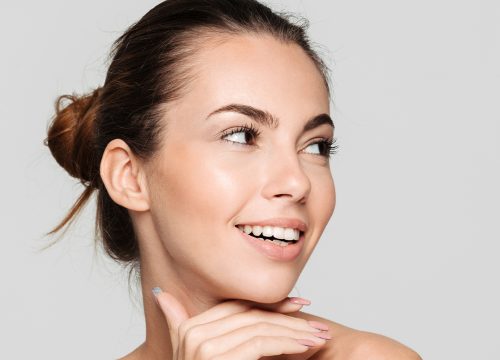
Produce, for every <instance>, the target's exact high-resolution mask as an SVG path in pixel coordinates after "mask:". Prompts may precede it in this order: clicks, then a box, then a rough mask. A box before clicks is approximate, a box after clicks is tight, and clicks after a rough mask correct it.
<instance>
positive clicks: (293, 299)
mask: <svg viewBox="0 0 500 360" xmlns="http://www.w3.org/2000/svg"><path fill="white" fill-rule="evenodd" d="M290 302H291V303H293V304H300V305H310V304H311V301H309V300H307V299H304V298H301V297H291V298H290Z"/></svg>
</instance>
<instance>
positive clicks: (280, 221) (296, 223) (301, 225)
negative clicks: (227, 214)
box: [238, 218, 307, 246]
mask: <svg viewBox="0 0 500 360" xmlns="http://www.w3.org/2000/svg"><path fill="white" fill-rule="evenodd" d="M238 225H250V226H256V225H260V226H279V227H285V228H293V229H297V230H299V231H301V232H302V233H305V232H306V231H307V224H306V223H305V222H303V221H302V220H299V219H287V218H276V219H267V220H260V221H250V222H242V223H240V224H238ZM289 246H290V245H289Z"/></svg>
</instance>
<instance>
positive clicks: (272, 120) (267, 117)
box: [207, 104, 335, 132]
mask: <svg viewBox="0 0 500 360" xmlns="http://www.w3.org/2000/svg"><path fill="white" fill-rule="evenodd" d="M221 112H237V113H240V114H243V115H246V116H248V117H250V118H251V119H252V120H254V121H255V122H257V123H259V124H261V125H264V126H267V127H269V128H277V127H278V125H279V119H278V118H277V117H276V116H274V115H273V114H271V113H269V112H268V111H265V110H261V109H257V108H255V107H253V106H250V105H244V104H228V105H224V106H222V107H220V108H218V109H216V110H214V111H212V112H211V113H210V114H209V115H208V116H207V119H208V118H209V117H210V116H212V115H215V114H218V113H221ZM323 124H327V125H330V126H331V127H332V128H334V129H335V125H334V124H333V121H332V119H331V117H330V115H328V114H326V113H325V114H319V115H316V116H314V117H312V118H311V119H309V120H308V121H307V122H306V123H305V124H304V128H303V129H302V132H306V131H309V130H312V129H314V128H317V127H318V126H320V125H323Z"/></svg>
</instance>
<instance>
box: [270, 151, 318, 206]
mask: <svg viewBox="0 0 500 360" xmlns="http://www.w3.org/2000/svg"><path fill="white" fill-rule="evenodd" d="M266 157H267V159H266V160H265V169H264V174H265V175H266V181H265V184H264V186H263V189H262V192H263V196H264V197H266V198H268V199H271V198H274V197H287V198H290V199H291V200H292V201H304V200H305V199H307V197H308V195H309V193H310V191H311V181H310V179H309V176H308V175H307V173H306V172H305V171H304V169H303V165H302V164H301V162H300V158H299V155H298V154H297V152H296V150H295V149H294V148H285V146H276V147H274V148H273V149H272V150H270V151H269V153H268V156H266Z"/></svg>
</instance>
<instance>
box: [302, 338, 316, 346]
mask: <svg viewBox="0 0 500 360" xmlns="http://www.w3.org/2000/svg"><path fill="white" fill-rule="evenodd" d="M297 342H298V343H299V344H302V345H306V346H316V345H317V344H316V343H315V342H314V341H312V340H307V339H297Z"/></svg>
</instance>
